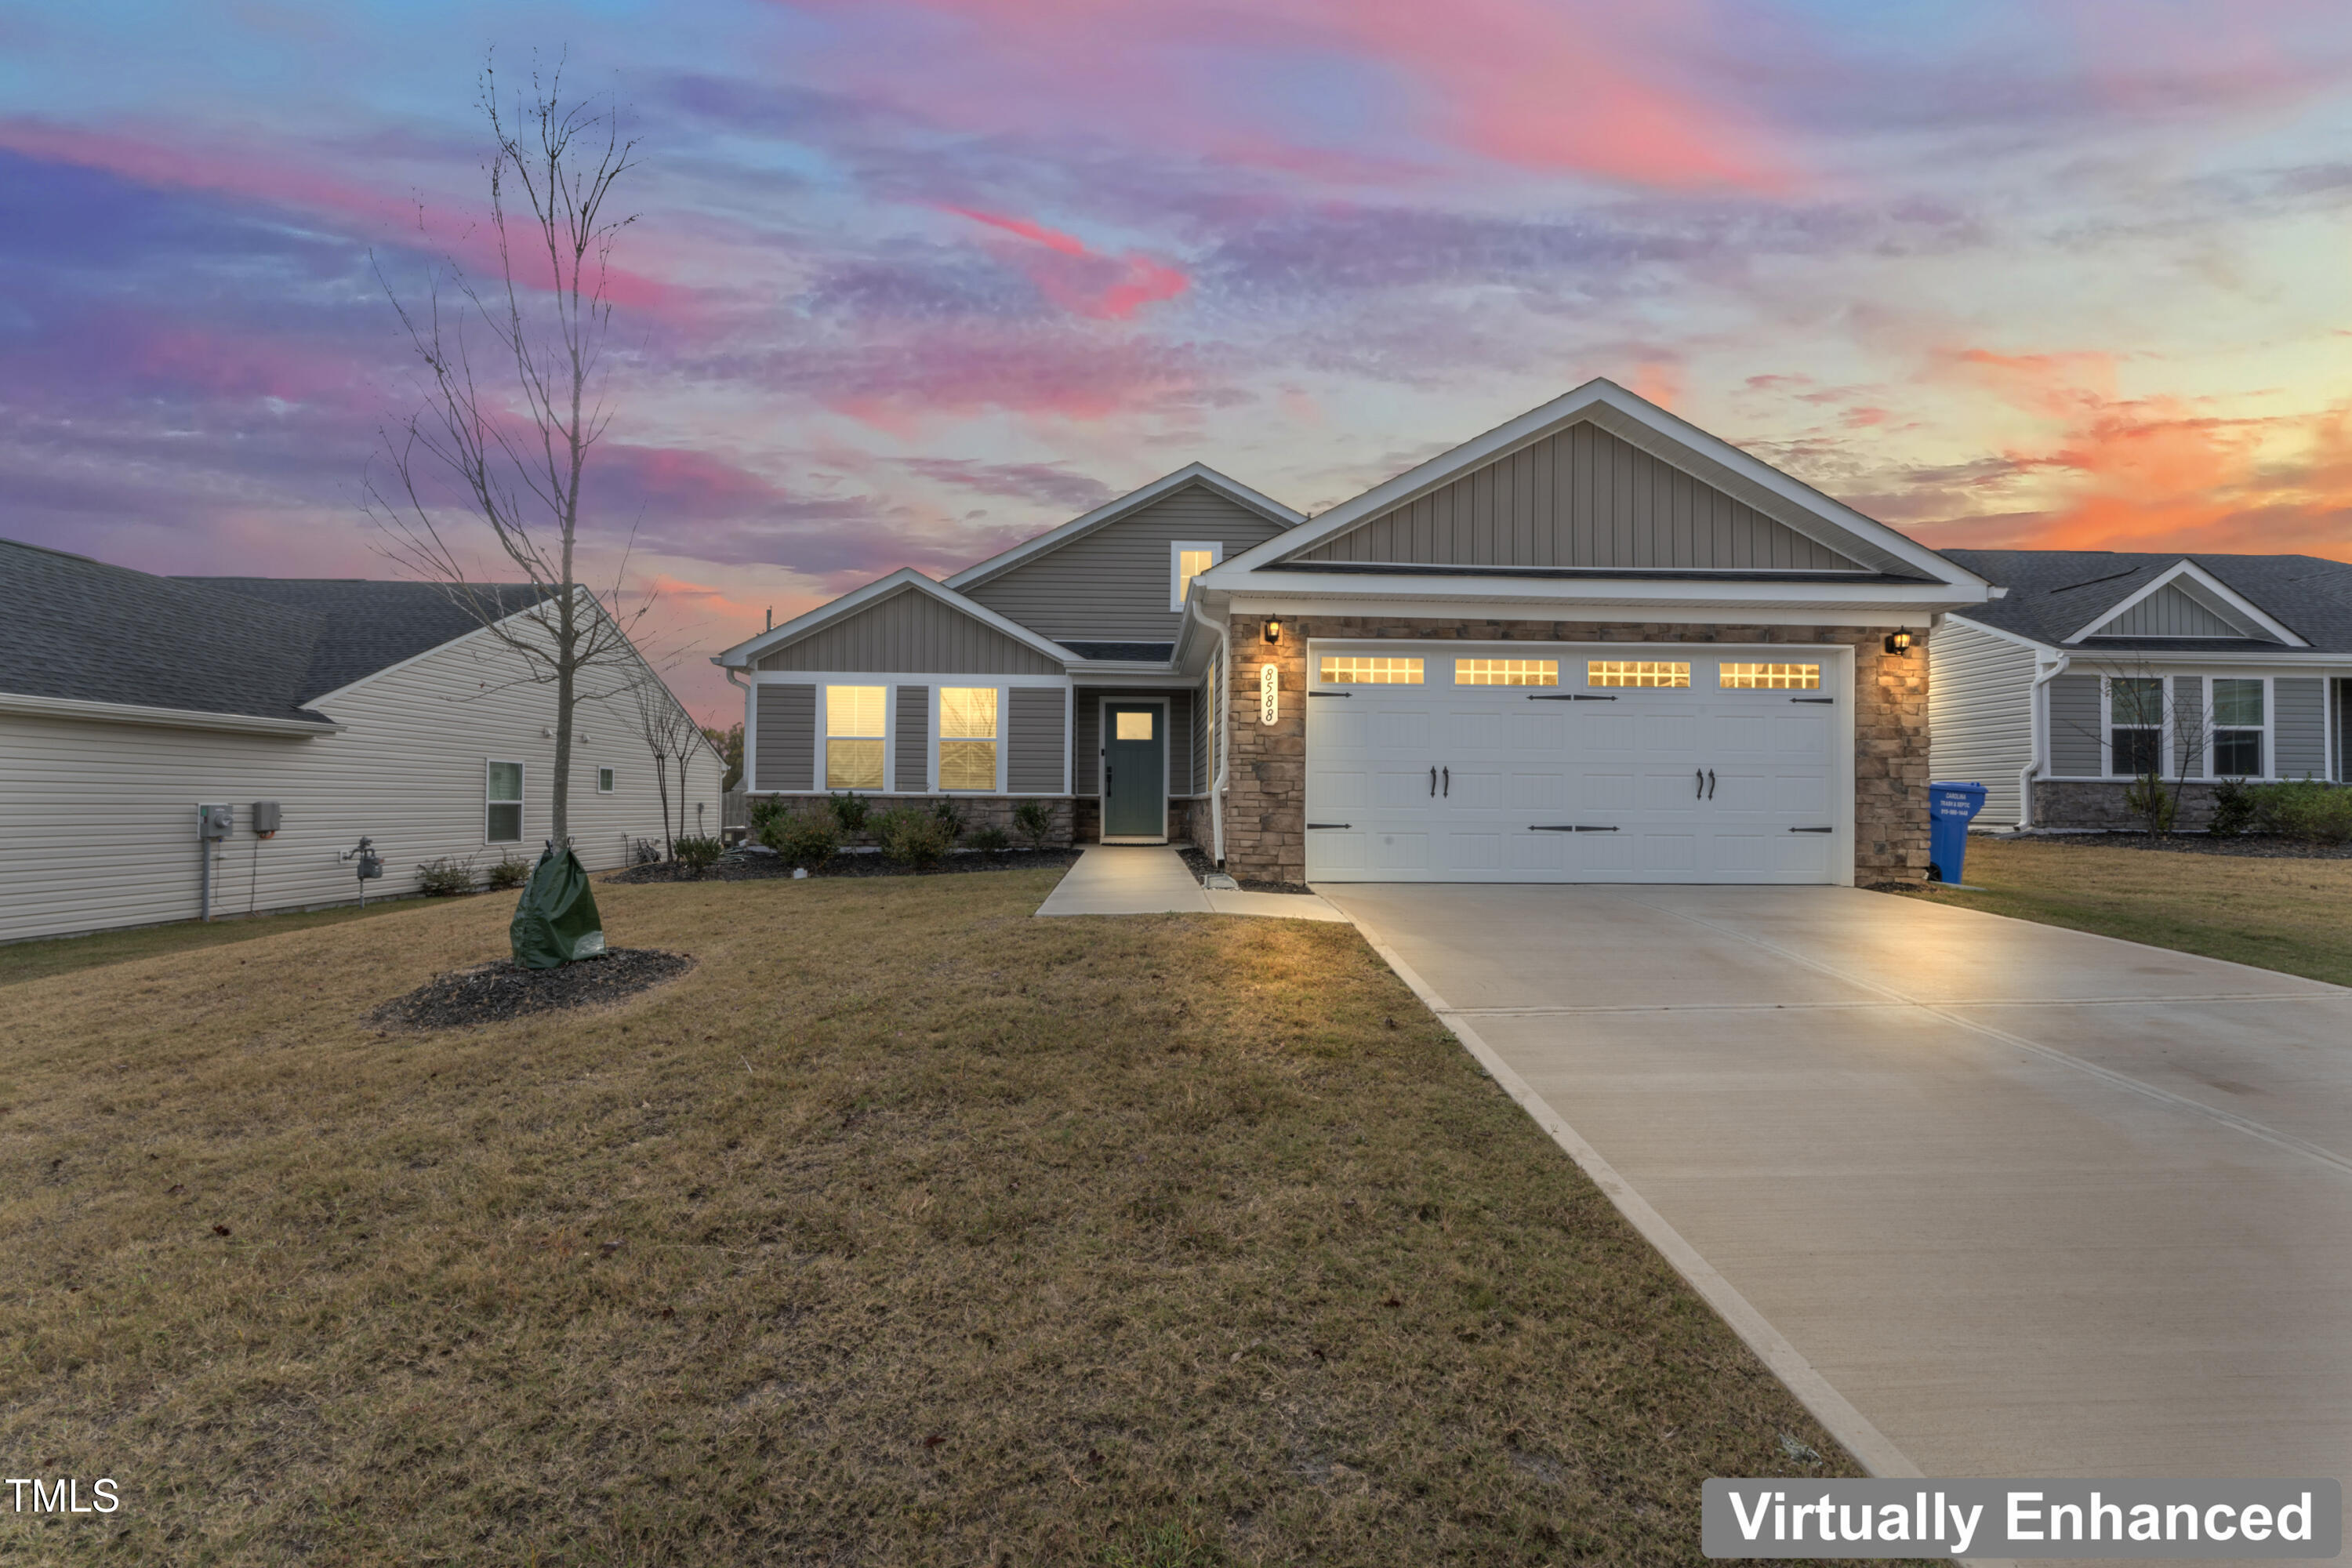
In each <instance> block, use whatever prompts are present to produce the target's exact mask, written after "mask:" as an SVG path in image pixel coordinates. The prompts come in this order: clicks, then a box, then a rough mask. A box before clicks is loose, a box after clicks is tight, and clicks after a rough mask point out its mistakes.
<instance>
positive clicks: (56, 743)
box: [0, 632, 721, 941]
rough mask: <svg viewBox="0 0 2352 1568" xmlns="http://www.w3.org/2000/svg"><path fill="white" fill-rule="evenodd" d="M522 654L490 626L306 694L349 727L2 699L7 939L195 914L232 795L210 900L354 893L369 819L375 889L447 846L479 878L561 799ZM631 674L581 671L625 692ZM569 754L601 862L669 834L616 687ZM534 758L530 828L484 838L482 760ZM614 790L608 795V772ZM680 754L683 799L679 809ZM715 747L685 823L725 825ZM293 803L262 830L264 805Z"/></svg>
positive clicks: (593, 711) (2, 876) (539, 836)
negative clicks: (19, 708) (219, 821)
mask: <svg viewBox="0 0 2352 1568" xmlns="http://www.w3.org/2000/svg"><path fill="white" fill-rule="evenodd" d="M523 673H524V672H523V671H522V669H521V668H520V660H519V656H517V655H516V654H514V653H513V652H512V651H511V650H509V649H508V648H506V647H504V646H503V645H502V644H499V642H497V641H496V640H495V639H494V638H492V637H490V636H489V634H488V633H486V632H477V633H473V634H470V635H469V636H467V637H460V638H458V639H457V640H456V641H455V642H451V643H448V644H445V645H444V646H443V647H439V648H436V649H435V650H434V651H432V652H430V653H427V654H425V655H424V656H423V657H422V658H417V659H415V660H413V661H411V662H409V663H407V664H404V665H399V666H395V667H394V668H392V669H389V670H386V671H383V673H381V674H378V675H376V676H373V677H371V678H369V679H365V680H362V681H360V682H358V683H356V684H354V685H352V686H351V687H349V688H346V689H344V690H343V691H342V692H341V694H340V695H335V696H332V697H330V698H328V699H325V700H318V701H314V702H313V703H312V706H313V707H314V708H316V709H318V710H320V711H322V712H324V713H326V714H327V715H328V717H330V718H331V719H335V720H337V721H341V723H343V724H344V725H345V726H346V728H345V729H343V730H342V731H340V732H337V733H331V734H321V735H317V736H309V737H304V736H290V737H286V738H283V739H281V738H279V737H277V736H264V735H241V734H235V733H229V732H225V731H211V730H184V729H173V728H166V727H163V726H156V725H146V724H118V723H111V722H93V721H86V720H68V719H48V718H36V717H33V716H30V715H26V714H13V713H12V714H0V813H4V814H5V815H0V941H7V940H12V939H17V938H24V937H38V936H57V935H64V934H67V933H69V932H75V931H104V930H109V929H112V928H115V927H121V926H134V925H147V924H152V923H155V922H158V921H181V920H193V919H194V918H195V916H196V914H197V913H198V909H199V898H198V883H199V879H200V875H201V868H202V860H201V856H202V854H203V850H202V849H201V848H200V847H199V844H198V841H197V838H196V812H195V808H196V805H197V803H198V802H200V801H226V802H227V803H229V804H230V805H232V806H234V808H235V810H236V834H235V836H234V837H230V838H228V839H226V840H223V841H221V842H220V843H218V844H216V845H215V847H214V848H213V851H212V856H213V912H214V914H215V916H216V917H217V916H222V915H241V914H247V913H260V912H263V911H266V910H284V909H299V908H304V907H310V906H316V905H325V904H336V903H349V902H352V901H354V900H357V898H358V897H359V884H358V881H357V879H355V877H354V876H353V870H354V867H353V863H352V862H351V861H347V860H344V859H341V855H342V853H343V851H345V850H347V849H349V848H351V847H352V846H354V845H355V844H357V843H358V842H359V840H360V838H361V837H362V835H364V836H366V837H370V838H373V839H374V840H375V847H376V850H377V852H378V853H379V854H381V855H382V856H383V873H384V874H383V879H382V880H380V881H376V882H372V883H370V884H369V886H368V889H367V890H368V897H369V898H370V899H372V900H373V899H375V898H378V897H382V896H388V895H393V894H399V893H410V892H414V891H415V890H416V868H417V866H418V864H419V863H421V862H423V861H427V860H434V859H438V858H444V857H447V858H455V859H457V860H460V861H465V860H470V861H471V862H472V863H473V869H474V874H475V876H476V877H477V878H480V877H481V876H483V875H484V874H485V873H487V872H488V868H490V867H491V866H492V865H493V864H495V863H496V862H498V861H499V860H500V859H502V858H505V857H507V856H509V855H514V856H517V857H519V858H524V859H534V860H535V859H536V858H538V856H539V852H540V849H541V846H542V844H543V843H544V841H545V839H546V837H547V834H548V831H549V818H550V814H551V810H552V805H553V788H552V785H553V778H554V765H555V741H554V739H553V737H552V735H551V734H542V733H541V731H552V730H553V728H554V725H555V696H554V689H553V688H552V687H548V686H541V685H537V684H533V683H531V682H529V681H527V680H523V679H518V678H519V677H520V676H521V675H522V674H523ZM618 673H619V672H617V671H609V672H608V671H597V672H594V674H593V677H584V678H583V680H586V681H587V682H588V684H587V686H586V688H585V689H586V692H587V693H588V694H590V695H599V694H603V693H604V689H605V687H606V686H608V685H609V686H611V687H612V688H614V691H615V692H616V693H617V689H618V688H619V687H620V684H621V683H620V682H619V680H618V679H616V678H617V675H618ZM575 725H576V729H575V732H574V736H573V751H572V847H573V850H574V852H575V853H576V854H578V855H579V857H580V859H581V862H582V863H583V865H585V866H587V867H588V868H590V869H591V870H603V869H606V868H612V867H614V866H619V865H622V864H625V862H626V859H627V856H628V849H629V845H630V842H631V841H632V840H633V839H637V838H646V839H651V840H653V841H654V842H655V843H659V842H660V841H661V837H662V805H661V796H660V794H659V790H658V788H657V786H656V783H655V779H654V759H653V756H652V754H651V752H649V751H648V750H647V748H646V744H645V742H644V741H643V740H642V739H640V738H639V736H638V735H637V732H636V726H635V716H634V710H632V709H631V707H630V704H629V703H628V702H627V701H626V700H625V699H622V700H611V701H603V702H598V701H589V702H583V704H582V706H581V707H580V709H579V710H577V718H576V720H575ZM491 761H498V762H520V763H522V764H523V825H522V826H523V837H522V840H521V842H520V843H515V844H489V843H487V842H486V841H485V839H484V837H483V834H484V816H483V806H484V805H485V800H484V792H485V784H486V780H485V778H484V764H485V763H488V762H491ZM600 767H609V768H611V769H612V770H613V773H614V793H613V794H611V795H599V794H597V793H596V770H597V769H598V768H600ZM720 773H721V768H720V764H719V760H718V758H717V757H716V756H715V755H714V754H713V753H712V752H710V751H709V749H707V748H701V747H698V748H697V750H696V751H695V752H694V753H693V760H692V761H691V762H690V763H688V770H687V796H688V798H687V802H686V806H687V810H686V814H685V816H686V824H687V827H688V831H694V830H696V829H697V828H699V829H700V830H701V831H703V832H706V833H711V834H716V833H717V832H718V831H719V776H720ZM669 775H670V776H669V789H670V796H671V804H670V812H671V816H672V820H673V826H675V821H676V816H677V766H676V764H675V763H671V764H670V765H669ZM257 800H274V801H276V802H278V805H279V806H280V808H281V809H282V811H283V812H284V826H282V827H281V828H280V829H279V830H278V835H277V837H273V838H268V839H260V838H256V837H254V836H253V833H252V820H253V817H252V807H253V803H254V802H255V801H257Z"/></svg>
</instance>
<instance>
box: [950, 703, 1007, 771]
mask: <svg viewBox="0 0 2352 1568" xmlns="http://www.w3.org/2000/svg"><path fill="white" fill-rule="evenodd" d="M1000 707H1001V703H1000V701H999V699H998V693H997V689H996V688H995V687H993V686H942V687H940V788H941V789H943V790H979V791H982V792H986V791H991V790H993V789H995V788H996V761H997V753H998V748H997V714H998V711H999V710H1000Z"/></svg>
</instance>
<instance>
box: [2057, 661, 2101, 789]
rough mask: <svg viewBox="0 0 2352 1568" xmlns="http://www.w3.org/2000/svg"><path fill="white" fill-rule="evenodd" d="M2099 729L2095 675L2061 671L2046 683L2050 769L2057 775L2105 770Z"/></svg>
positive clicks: (2075, 775)
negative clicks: (2048, 704) (2048, 686)
mask: <svg viewBox="0 0 2352 1568" xmlns="http://www.w3.org/2000/svg"><path fill="white" fill-rule="evenodd" d="M2105 740H2106V737H2105V736H2104V735H2102V734H2101V733H2100V732H2099V678H2098V677H2097V676H2095V675H2062V676H2060V677H2058V678H2057V679H2055V680H2053V681H2052V682H2051V683H2050V771H2051V772H2052V773H2055V774H2056V775H2057V776H2059V777H2060V778H2093V779H2095V778H2097V777H2099V776H2100V775H2101V774H2102V773H2105V771H2106V763H2105V752H2104V750H2103V748H2104V746H2105Z"/></svg>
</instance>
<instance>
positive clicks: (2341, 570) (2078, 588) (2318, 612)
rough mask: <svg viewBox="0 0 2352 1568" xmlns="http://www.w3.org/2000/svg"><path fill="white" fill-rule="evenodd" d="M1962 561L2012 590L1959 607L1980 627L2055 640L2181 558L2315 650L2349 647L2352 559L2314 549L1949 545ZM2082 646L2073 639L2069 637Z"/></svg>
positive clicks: (2156, 645) (2147, 643) (2172, 640)
mask: <svg viewBox="0 0 2352 1568" xmlns="http://www.w3.org/2000/svg"><path fill="white" fill-rule="evenodd" d="M1942 553H1943V554H1945V555H1946V556H1948V557H1949V558H1950V559H1952V560H1954V561H1957V562H1958V563H1960V564H1961V565H1962V566H1965V567H1967V568H1968V569H1969V571H1971V572H1974V573H1976V574H1978V575H1979V576H1981V577H1984V578H1987V579H1989V580H1990V581H1991V582H1994V583H1997V584H2000V585H2001V586H2002V587H2005V588H2007V589H2008V590H2009V596H2008V597H2007V598H2003V599H1995V600H1993V601H1992V602H1991V603H1990V604H1984V605H1969V607H1968V608H1967V609H1964V610H1956V611H1954V612H1953V614H1955V615H1958V616H1963V617H1965V618H1967V619H1969V620H1972V621H1975V622H1977V623H1978V624H1979V625H1981V626H1994V627H1998V628H1999V629H2000V630H2002V631H2008V632H2015V633H2017V634H2018V635H2019V636H2020V637H2032V638H2033V639H2034V640H2035V641H2037V642H2042V643H2047V644H2050V645H2051V646H2053V647H2062V646H2067V645H2066V639H2067V638H2068V637H2073V636H2074V634H2075V633H2076V632H2079V631H2081V630H2082V629H2083V628H2084V626H2088V625H2090V624H2091V623H2092V622H2093V621H2095V620H2096V619H2097V618H2098V617H2099V615H2100V613H2101V612H2102V611H2105V610H2111V609H2113V608H2114V607H2115V606H2116V605H2120V604H2121V603H2123V602H2124V601H2125V600H2126V599H2128V598H2130V597H2131V596H2132V595H2134V594H2137V593H2138V592H2139V591H2140V590H2141V589H2142V588H2145V587H2147V584H2149V583H2150V582H2152V581H2154V580H2155V579H2156V578H2158V577H2160V576H2162V575H2163V574H2165V573H2167V572H2168V571H2170V570H2171V569H2172V568H2173V567H2174V566H2176V565H2178V564H2179V563H2180V562H2181V561H2182V560H2184V559H2186V560H2189V561H2193V562H2195V563H2197V564H2198V565H2199V566H2200V567H2202V568H2204V570H2206V571H2207V572H2210V573H2211V574H2213V576H2214V577H2216V578H2217V579H2219V580H2220V581H2221V582H2222V583H2225V584H2228V585H2229V586H2230V588H2231V590H2232V591H2234V592H2235V593H2237V594H2239V595H2242V596H2243V597H2244V598H2246V599H2247V600H2248V601H2250V602H2251V603H2252V604H2254V605H2259V606H2261V608H2262V610H2263V613H2264V614H2266V615H2268V616H2270V617H2271V618H2272V619H2273V620H2275V621H2278V622H2279V623H2281V624H2282V625H2284V626H2287V627H2288V628H2289V629H2291V630H2293V631H2294V634H2295V635H2296V636H2298V637H2302V638H2303V639H2304V640H2305V641H2306V642H2308V643H2310V645H2311V646H2312V647H2313V649H2315V651H2318V652H2322V653H2352V565H2347V564H2346V563H2343V562H2341V561H2328V560H2325V559H2322V558H2321V557H2319V556H2316V555H2205V554H2200V553H2194V552H2191V553H2189V554H2186V555H2185V556H2184V555H2183V554H2182V553H2181V552H2170V553H2167V554H2143V553H2137V552H2123V551H2112V550H1947V551H1944V552H1942ZM2074 646H2080V645H2074ZM2095 646H2097V647H2102V648H2113V649H2116V650H2119V651H2120V650H2138V651H2144V652H2148V653H2164V652H2189V651H2193V650H2199V649H2202V650H2205V651H2228V652H2247V651H2255V650H2260V649H2265V648H2275V647H2280V646H2282V645H2280V644H2278V643H2274V642H2270V641H2266V640H2253V639H2248V640H2243V641H2241V640H2237V639H2231V640H2228V641H2208V640H2205V639H2202V638H2200V639H2194V640H2189V639H2183V638H2179V637H2100V638H2099V639H2098V640H2097V643H2096V645H2095Z"/></svg>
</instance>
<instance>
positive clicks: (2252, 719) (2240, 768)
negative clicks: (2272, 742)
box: [2213, 680, 2263, 779]
mask: <svg viewBox="0 0 2352 1568" xmlns="http://www.w3.org/2000/svg"><path fill="white" fill-rule="evenodd" d="M2262 771H2263V683H2262V682H2261V681H2259V680H2216V681H2215V682H2214V683H2213V774H2214V776H2215V777H2216V778H2225V779H2250V778H2259V777H2261V776H2262Z"/></svg>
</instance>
